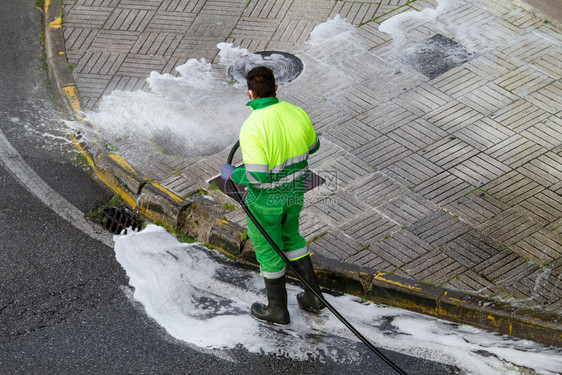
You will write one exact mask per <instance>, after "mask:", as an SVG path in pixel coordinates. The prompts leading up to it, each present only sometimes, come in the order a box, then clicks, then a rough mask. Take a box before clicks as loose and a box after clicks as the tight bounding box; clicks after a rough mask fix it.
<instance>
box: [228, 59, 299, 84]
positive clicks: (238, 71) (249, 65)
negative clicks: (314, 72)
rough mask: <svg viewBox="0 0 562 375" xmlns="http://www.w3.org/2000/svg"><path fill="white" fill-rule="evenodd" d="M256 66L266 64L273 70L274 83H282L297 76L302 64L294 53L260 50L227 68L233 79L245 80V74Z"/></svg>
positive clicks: (242, 81)
mask: <svg viewBox="0 0 562 375" xmlns="http://www.w3.org/2000/svg"><path fill="white" fill-rule="evenodd" d="M256 66H266V67H268V68H269V69H271V70H272V71H273V74H274V75H275V83H277V84H279V85H282V84H284V83H288V82H291V81H292V80H294V79H295V78H297V77H298V76H299V75H300V74H301V72H302V70H303V68H304V65H303V63H302V61H301V60H300V59H299V58H298V57H296V56H295V55H291V54H290V53H286V52H277V51H261V52H256V53H253V54H251V55H246V56H244V57H241V58H239V59H238V60H236V61H234V62H233V63H232V65H230V67H229V68H228V75H229V76H230V79H232V80H233V81H237V82H241V83H244V82H246V74H247V73H248V72H249V71H250V70H252V69H253V68H255V67H256Z"/></svg>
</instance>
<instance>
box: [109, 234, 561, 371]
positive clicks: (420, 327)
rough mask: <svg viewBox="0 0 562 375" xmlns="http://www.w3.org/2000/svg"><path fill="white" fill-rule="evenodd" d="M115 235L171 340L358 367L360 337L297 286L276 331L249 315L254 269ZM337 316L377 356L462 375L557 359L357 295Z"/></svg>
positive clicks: (257, 296) (137, 291) (156, 238)
mask: <svg viewBox="0 0 562 375" xmlns="http://www.w3.org/2000/svg"><path fill="white" fill-rule="evenodd" d="M129 232H130V233H129V234H127V235H121V236H116V237H115V254H116V258H117V260H118V261H119V263H120V264H121V265H122V266H123V268H124V269H125V271H126V273H127V276H128V277H129V279H130V285H131V286H132V287H133V288H134V294H133V295H134V299H135V300H137V301H138V302H140V303H141V304H142V305H143V306H144V308H145V309H146V313H147V315H148V316H150V317H151V318H153V319H154V320H155V321H156V322H157V323H158V324H160V325H161V326H162V327H164V328H165V329H166V331H167V332H168V333H169V334H170V335H171V336H173V337H175V338H176V339H179V340H182V341H185V342H186V343H190V344H192V345H197V346H199V347H201V348H204V349H224V350H226V349H229V348H241V347H242V348H245V349H246V350H248V351H249V352H253V353H264V354H275V355H283V356H286V357H289V358H292V359H295V360H306V359H308V358H314V359H317V360H319V361H332V362H338V363H359V362H360V361H362V360H363V359H364V358H363V355H362V354H361V352H359V351H358V350H357V349H356V347H355V346H354V345H355V344H356V343H357V341H358V340H357V339H356V338H355V337H354V336H353V335H352V334H351V333H350V332H349V331H348V330H347V328H345V327H344V326H343V325H342V324H341V323H340V322H339V321H338V320H337V319H336V318H335V317H334V316H332V314H331V313H330V312H329V311H327V310H326V311H323V312H322V314H321V315H320V316H314V315H311V314H308V313H304V312H301V311H300V310H299V309H298V306H297V304H296V301H295V295H296V294H297V293H298V292H299V291H300V288H298V287H296V286H293V285H288V294H289V310H290V313H291V324H290V325H289V326H288V327H286V328H278V327H276V326H271V325H268V324H262V323H259V322H257V321H256V320H254V319H252V318H251V317H250V314H249V309H250V306H251V304H252V303H253V302H256V301H261V302H266V301H265V297H264V294H263V293H264V287H263V281H262V279H261V277H260V276H259V275H258V272H257V271H253V270H242V269H239V268H237V267H233V262H231V261H228V260H225V259H224V258H223V257H222V256H220V255H218V256H217V255H216V253H214V252H212V251H208V250H204V249H202V248H201V247H199V246H197V245H190V244H181V243H179V242H178V241H177V240H176V239H175V237H174V236H172V235H170V234H168V233H167V232H166V231H165V230H164V229H163V228H161V227H157V226H154V225H149V226H148V227H147V228H146V229H145V230H143V231H141V232H138V233H135V232H131V231H129ZM326 297H327V299H328V300H329V302H330V303H331V304H333V305H334V307H335V308H336V309H338V311H340V312H341V313H342V314H344V316H345V317H346V318H347V319H348V320H349V321H350V322H351V323H352V324H354V325H355V326H356V327H357V329H358V330H359V331H360V332H362V333H363V334H364V335H365V336H366V337H367V338H368V339H370V340H371V341H372V342H373V343H374V344H375V345H376V346H378V347H380V348H385V349H390V350H395V351H398V352H402V353H405V354H409V355H413V356H417V357H421V358H426V359H430V360H434V361H438V362H442V363H446V364H450V365H454V366H457V367H459V368H461V369H462V370H463V371H464V373H467V374H520V373H521V371H522V369H523V368H532V369H534V370H535V371H536V372H537V373H539V374H554V373H556V371H558V370H559V369H560V368H562V351H561V350H560V349H555V348H548V347H545V346H544V345H540V344H537V343H534V342H531V341H527V340H517V339H514V338H512V337H509V336H500V335H497V334H493V333H489V332H486V331H483V330H480V329H476V328H473V327H470V326H465V325H458V324H452V323H449V322H445V321H441V320H438V319H434V318H431V317H427V316H424V315H420V314H416V313H412V312H408V311H405V310H401V309H397V308H390V307H385V306H379V305H375V304H365V303H363V302H362V301H360V300H358V299H357V298H356V297H353V296H347V295H345V296H342V297H333V296H329V295H327V296H326Z"/></svg>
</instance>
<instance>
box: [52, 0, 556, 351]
mask: <svg viewBox="0 0 562 375" xmlns="http://www.w3.org/2000/svg"><path fill="white" fill-rule="evenodd" d="M61 10H62V8H61V2H60V1H59V0H45V45H46V51H47V61H48V66H49V76H50V79H51V82H52V84H53V88H54V91H55V94H56V96H57V99H58V101H59V104H60V106H61V108H62V109H63V111H64V113H65V115H66V116H67V117H68V118H71V119H74V120H76V121H79V122H81V123H82V124H83V125H84V126H86V127H87V128H89V129H92V130H93V132H94V133H95V134H96V138H94V139H89V140H88V142H86V140H85V139H84V138H83V136H82V135H81V134H79V133H75V134H73V135H72V137H73V142H74V143H75V145H76V147H77V148H78V150H79V151H80V152H81V153H82V154H83V155H84V156H85V157H86V159H87V160H88V163H89V164H90V166H91V167H92V169H93V171H94V173H95V174H96V176H97V177H98V178H99V179H100V180H101V181H103V182H104V183H105V184H106V185H107V186H109V187H110V188H111V189H112V190H113V191H114V192H115V193H116V194H118V195H120V196H121V197H122V198H123V199H124V200H125V202H126V203H127V204H128V205H129V206H130V207H131V208H132V209H134V210H135V211H137V212H139V213H140V214H141V215H143V216H145V217H146V218H148V219H149V220H152V221H160V222H163V223H166V224H168V225H171V226H173V227H174V228H177V230H178V231H179V232H180V233H186V234H188V235H189V236H191V237H194V238H196V239H197V240H200V241H205V242H207V243H208V244H210V245H212V246H213V247H215V248H217V249H219V250H220V251H222V252H223V253H225V254H226V255H227V256H229V257H231V258H235V259H238V260H240V261H243V262H246V263H249V264H253V265H256V266H257V261H256V258H255V255H254V252H253V249H252V248H251V245H250V244H249V242H248V241H247V240H246V238H245V235H244V233H245V231H244V228H242V227H240V226H239V225H237V224H235V223H231V222H229V221H227V220H224V219H221V217H223V215H224V213H225V212H224V209H222V208H221V206H220V204H218V203H216V202H214V201H212V200H209V199H207V198H205V197H202V196H200V195H199V194H197V192H193V194H189V196H188V197H186V198H181V197H178V196H177V195H176V194H174V193H172V192H170V191H168V190H167V189H165V188H164V187H162V186H161V185H159V184H157V183H154V182H153V181H151V180H150V179H149V178H147V177H143V176H141V175H140V174H139V173H138V172H137V171H135V169H134V168H132V167H131V166H130V165H129V164H128V163H127V162H126V161H125V160H124V159H123V158H121V157H120V156H119V155H118V154H115V153H111V152H109V150H108V149H107V147H106V144H105V142H104V141H103V139H102V137H101V136H100V135H99V134H98V133H97V132H96V130H95V126H94V125H92V124H89V123H87V122H86V121H84V119H83V118H82V116H81V111H80V108H81V106H80V97H79V93H78V90H77V89H76V85H75V82H74V78H73V76H72V72H71V68H70V67H69V65H68V59H67V57H66V52H65V45H64V37H63V30H62V17H61ZM223 198H225V200H226V196H224V197H223ZM220 199H221V197H220V196H219V200H220ZM313 260H314V265H315V268H316V270H317V275H318V277H319V280H320V283H321V284H322V286H324V287H326V288H329V289H332V290H337V291H340V292H345V293H349V294H353V295H356V296H359V297H362V298H366V299H369V300H371V301H374V302H377V303H382V304H387V305H391V306H396V307H400V308H404V309H407V310H411V311H415V312H419V313H423V314H427V315H431V316H434V317H437V318H441V319H445V320H449V321H454V322H458V323H463V324H470V325H473V326H476V327H480V328H484V329H487V330H490V331H493V332H499V333H502V334H509V335H512V336H515V337H520V338H524V339H530V340H533V341H537V342H540V343H543V344H547V345H555V346H560V345H561V343H562V324H561V323H560V321H559V320H558V316H557V315H556V314H545V313H541V312H537V311H534V310H530V309H518V308H515V307H513V306H511V305H508V304H502V303H498V302H494V301H491V300H487V299H483V298H480V297H475V296H471V295H468V294H466V293H461V292H457V291H451V290H447V289H444V288H441V287H436V286H431V285H426V284H422V283H419V282H417V281H415V280H412V279H407V278H404V277H400V276H396V275H389V274H385V273H382V272H376V271H374V270H369V269H362V268H358V267H354V266H351V265H348V264H345V263H342V262H339V261H337V260H333V259H329V258H326V257H323V256H320V255H315V256H314V257H313Z"/></svg>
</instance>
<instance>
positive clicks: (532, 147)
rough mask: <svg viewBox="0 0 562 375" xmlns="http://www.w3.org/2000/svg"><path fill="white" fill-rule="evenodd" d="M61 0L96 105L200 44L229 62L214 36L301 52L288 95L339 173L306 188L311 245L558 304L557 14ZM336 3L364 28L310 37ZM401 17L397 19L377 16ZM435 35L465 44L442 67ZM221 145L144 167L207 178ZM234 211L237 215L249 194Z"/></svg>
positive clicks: (181, 178) (395, 4)
mask: <svg viewBox="0 0 562 375" xmlns="http://www.w3.org/2000/svg"><path fill="white" fill-rule="evenodd" d="M65 3H66V5H65V7H64V10H65V16H64V20H65V23H64V33H65V37H66V39H67V40H66V47H67V52H68V56H69V59H70V62H71V64H72V65H73V73H74V76H75V79H76V83H77V87H78V89H79V91H80V93H81V97H82V100H83V104H84V106H85V108H86V109H95V108H96V106H97V104H99V102H100V99H101V97H102V96H103V95H106V94H109V93H111V92H112V91H113V90H147V89H148V85H147V83H146V78H147V77H148V76H149V74H150V72H151V71H153V70H154V71H157V72H159V73H174V72H173V69H174V68H175V67H177V66H178V65H181V64H183V63H185V62H186V61H187V59H189V58H197V59H199V58H205V59H206V60H207V61H212V62H213V63H215V65H214V66H215V67H217V69H220V67H218V65H217V62H218V56H217V54H218V49H217V47H216V45H217V44H218V43H221V42H225V41H226V42H230V43H233V45H234V46H240V47H243V48H247V49H248V50H250V51H261V50H277V51H284V52H289V53H294V54H296V55H297V56H298V57H299V58H300V59H301V60H302V61H303V62H304V64H305V67H306V68H305V72H304V74H303V76H301V77H299V79H298V85H291V84H289V85H286V86H283V88H282V90H280V96H281V98H282V99H284V100H287V101H289V102H292V103H294V104H297V105H300V106H302V107H303V108H304V109H305V110H306V111H307V112H308V113H309V114H310V116H311V119H312V121H313V124H314V125H315V128H316V129H317V131H318V132H319V133H321V134H322V135H321V141H322V148H321V152H319V153H318V155H314V156H313V157H312V158H311V167H312V169H313V171H315V172H316V173H318V174H320V175H321V176H323V177H325V178H326V179H327V180H328V181H330V182H332V183H329V184H325V185H324V186H322V187H320V188H318V189H315V190H313V191H312V192H310V193H308V194H307V203H306V208H305V210H304V211H303V218H302V227H303V231H304V234H305V235H306V238H307V239H308V240H309V241H310V247H311V249H312V250H313V251H314V252H317V253H320V254H323V255H325V256H328V257H332V258H336V259H339V260H342V261H344V262H347V263H353V264H356V265H361V266H366V267H370V268H372V269H375V270H384V271H385V272H393V273H395V274H398V275H402V276H407V277H411V278H414V279H416V280H419V281H423V282H427V283H432V284H435V285H441V286H443V287H446V288H451V289H458V290H463V291H468V292H471V293H476V294H479V295H484V296H488V297H497V298H501V299H503V300H508V301H510V302H517V303H519V304H521V305H524V306H526V307H541V308H544V309H548V310H553V311H557V312H561V311H562V282H561V272H562V257H561V255H562V118H561V117H562V105H561V104H560V103H561V102H562V96H561V95H562V83H561V81H560V78H561V74H562V47H561V46H562V37H561V34H560V30H558V29H557V28H556V27H555V26H554V25H552V24H551V23H550V22H548V21H545V20H543V19H539V18H537V17H536V16H534V15H533V14H531V13H529V12H528V11H526V10H524V9H521V8H518V7H517V6H515V5H512V2H509V1H503V0H500V1H494V2H489V1H484V0H474V1H465V0H457V1H452V0H451V1H447V2H445V1H442V4H441V6H440V7H439V8H438V10H439V12H438V14H437V16H436V14H435V11H433V12H431V10H433V9H435V8H436V6H437V4H436V3H435V2H434V1H420V0H418V1H404V0H383V1H379V2H359V1H328V0H295V1H289V0H267V1H266V0H257V1H256V0H252V1H247V0H241V1H228V2H227V1H220V0H214V1H211V0H208V1H205V0H76V1H70V0H67V1H66V2H65ZM424 9H426V11H424V12H420V11H422V10H424ZM407 12H417V14H418V17H411V16H410V17H408V15H411V14H413V13H407ZM338 14H339V15H341V17H342V18H345V20H346V21H347V22H349V23H352V24H353V25H356V26H358V27H356V28H355V29H354V30H353V31H351V32H350V33H349V34H348V35H346V38H345V39H344V41H343V42H338V41H337V40H334V39H332V40H330V41H328V42H327V43H324V44H322V43H320V44H316V45H311V44H309V43H307V41H308V40H309V37H310V33H311V31H312V30H313V29H314V28H315V27H316V26H318V25H319V24H321V23H324V22H326V21H327V20H329V19H334V18H335V17H336V15H338ZM397 15H400V16H399V17H397V18H393V19H392V22H393V23H395V24H396V26H397V28H392V27H390V26H393V24H390V25H389V23H387V24H385V26H386V27H388V30H390V31H393V33H392V34H387V33H384V32H382V31H380V30H379V26H380V25H381V23H383V22H384V21H385V20H388V19H390V18H392V17H394V16H397ZM420 15H421V16H420ZM400 17H404V19H403V22H402V23H398V22H396V20H397V19H399V18H400ZM436 34H439V35H442V36H444V37H447V38H449V39H451V40H453V41H455V42H456V43H458V44H459V45H460V46H461V47H459V48H460V50H458V51H460V52H462V53H464V55H463V56H462V61H459V62H458V63H457V64H451V63H449V65H447V66H445V67H444V68H443V69H442V70H443V71H444V70H447V69H449V70H447V71H446V72H443V71H439V72H427V71H424V70H423V66H418V65H416V55H415V54H416V53H420V48H421V47H420V46H422V45H425V46H427V43H429V42H427V40H428V39H430V38H433V39H432V41H445V39H444V38H441V37H434V36H435V35H436ZM437 39H439V40H437ZM420 43H422V44H420ZM424 43H425V44H424ZM445 43H449V42H445ZM416 46H417V47H416ZM448 48H453V47H451V44H448ZM409 53H410V55H408V54H409ZM412 53H413V54H414V55H413V57H412V55H411V54H412ZM462 53H461V54H462ZM464 60H466V61H464ZM422 65H423V64H422ZM453 65H454V66H453ZM425 67H426V68H427V64H426V65H425ZM221 74H224V69H223V71H221ZM233 141H234V140H233ZM116 146H117V148H118V149H119V150H120V151H121V150H126V149H130V148H133V147H134V145H131V144H126V141H124V142H123V143H121V144H117V145H116ZM227 152H228V150H225V151H223V152H220V153H218V154H216V155H212V156H208V157H189V158H178V157H176V156H173V155H164V154H161V153H157V152H155V153H154V155H153V160H154V163H153V166H152V167H150V168H149V167H147V166H136V167H137V168H139V169H140V170H143V171H145V172H146V173H147V174H148V175H150V176H151V177H152V178H155V179H157V180H159V181H160V182H161V184H162V185H164V186H166V187H167V188H169V189H171V190H172V191H174V192H176V193H177V194H178V195H180V196H181V195H185V194H187V193H190V192H192V191H193V190H195V189H197V187H207V186H208V185H207V181H209V180H210V179H211V178H212V177H215V176H216V175H217V171H218V170H219V168H220V165H221V164H222V163H223V162H224V161H225V159H226V154H227ZM228 218H229V219H230V220H233V221H236V222H239V223H243V222H244V218H243V215H242V213H241V212H240V210H236V211H234V212H231V213H230V214H229V215H228Z"/></svg>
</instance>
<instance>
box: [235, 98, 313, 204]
mask: <svg viewBox="0 0 562 375" xmlns="http://www.w3.org/2000/svg"><path fill="white" fill-rule="evenodd" d="M247 105H249V106H251V107H252V110H253V111H252V114H251V115H250V116H249V117H248V118H247V119H246V121H245V122H244V124H243V125H242V128H241V129H240V149H241V150H242V158H243V161H244V168H236V169H235V170H234V171H233V172H232V174H231V179H232V180H233V181H234V182H235V183H237V184H240V185H245V186H247V187H248V195H247V197H253V198H257V197H258V196H260V194H261V196H262V197H263V195H264V194H265V195H270V194H277V193H283V194H291V193H293V192H298V191H299V190H300V192H302V191H303V184H302V181H303V180H304V179H305V178H306V175H307V174H308V156H309V155H310V154H312V153H314V152H316V151H317V150H318V148H319V147H320V142H319V140H318V138H317V137H316V133H315V132H314V128H313V127H312V124H311V122H310V119H309V117H308V115H307V114H306V112H305V111H304V110H303V109H301V108H299V107H297V106H295V105H292V104H290V103H287V102H280V101H279V100H278V99H277V98H273V97H271V98H259V99H255V100H252V101H250V102H249V103H248V104H247ZM247 199H248V198H247Z"/></svg>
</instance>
